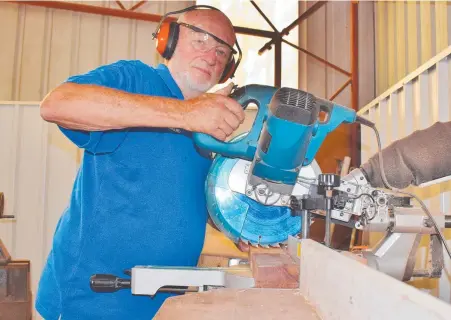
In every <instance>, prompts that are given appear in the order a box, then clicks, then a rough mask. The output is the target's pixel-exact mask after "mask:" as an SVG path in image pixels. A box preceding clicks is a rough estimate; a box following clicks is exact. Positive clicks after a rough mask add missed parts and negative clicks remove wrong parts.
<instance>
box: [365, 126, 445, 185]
mask: <svg viewBox="0 0 451 320" xmlns="http://www.w3.org/2000/svg"><path fill="white" fill-rule="evenodd" d="M382 156H383V161H384V169H385V176H386V177H387V180H388V182H389V183H390V185H391V186H392V187H395V188H398V189H402V188H406V187H408V186H409V185H419V184H421V183H425V182H428V181H431V180H435V179H439V178H442V177H445V176H448V175H451V122H437V123H435V124H434V125H433V126H431V127H429V128H427V129H424V130H418V131H415V132H414V133H412V134H411V135H409V136H407V137H405V138H403V139H401V140H398V141H395V142H393V143H392V144H391V145H389V146H388V147H386V148H385V149H383V150H382ZM361 169H362V170H363V171H364V174H365V175H366V176H367V179H368V182H369V183H370V185H371V186H373V187H382V188H383V187H386V186H385V185H384V183H383V181H382V176H381V173H380V165H379V157H378V154H375V155H373V156H372V157H371V158H370V159H369V160H368V162H366V163H364V164H363V165H362V166H361Z"/></svg>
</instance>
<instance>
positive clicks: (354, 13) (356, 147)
mask: <svg viewBox="0 0 451 320" xmlns="http://www.w3.org/2000/svg"><path fill="white" fill-rule="evenodd" d="M358 23H359V4H358V1H356V0H353V1H351V106H352V108H353V109H354V110H355V111H358V109H359V74H358V72H359V59H358V58H359V34H358ZM360 149H361V146H360V125H358V124H353V125H351V166H353V167H354V168H356V167H358V166H359V165H360V164H361V150H360ZM356 238H357V239H356V241H355V244H356V245H361V244H362V243H363V233H362V232H361V231H356ZM351 245H354V243H351Z"/></svg>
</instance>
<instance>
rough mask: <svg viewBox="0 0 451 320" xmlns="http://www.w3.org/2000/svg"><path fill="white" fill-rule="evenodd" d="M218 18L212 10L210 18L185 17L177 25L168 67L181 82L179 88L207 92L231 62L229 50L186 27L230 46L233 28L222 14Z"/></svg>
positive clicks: (200, 16) (206, 16) (203, 14)
mask: <svg viewBox="0 0 451 320" xmlns="http://www.w3.org/2000/svg"><path fill="white" fill-rule="evenodd" d="M221 18H222V19H219V18H218V13H216V12H211V11H210V15H207V14H206V12H203V13H201V14H199V13H197V15H196V14H191V15H189V14H187V15H186V16H185V19H183V20H184V21H182V24H181V25H180V34H179V40H178V42H177V47H176V50H175V52H174V55H173V57H172V58H171V60H170V61H169V63H168V65H169V67H170V69H171V72H173V73H174V74H176V77H177V78H178V80H179V81H182V86H184V87H187V88H189V89H190V90H192V91H195V92H206V91H208V90H209V89H210V88H212V87H213V86H214V85H215V84H217V83H218V82H219V80H220V78H221V75H222V73H223V71H224V68H225V66H226V64H227V62H228V61H229V59H230V56H231V49H230V47H228V46H227V45H225V44H222V43H220V42H218V41H216V40H215V39H214V38H213V37H212V36H210V35H208V34H207V33H203V32H196V31H194V30H192V29H191V28H190V27H189V26H195V27H197V28H200V29H202V30H205V31H207V32H209V33H211V34H213V35H215V36H216V37H218V38H219V39H221V40H223V41H225V42H226V43H227V44H229V45H230V46H233V44H234V39H235V38H234V37H235V35H234V33H233V29H232V28H231V26H230V24H229V23H228V21H225V20H224V17H223V16H222V14H221ZM215 19H216V21H215ZM184 23H186V24H188V25H189V26H185V25H183V24H184Z"/></svg>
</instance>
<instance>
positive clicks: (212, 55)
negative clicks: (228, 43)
mask: <svg viewBox="0 0 451 320" xmlns="http://www.w3.org/2000/svg"><path fill="white" fill-rule="evenodd" d="M217 58H218V57H217V56H216V49H215V48H211V49H210V50H208V51H207V52H205V53H204V60H205V61H206V62H207V63H208V64H209V65H211V66H214V65H215V64H216V62H217Z"/></svg>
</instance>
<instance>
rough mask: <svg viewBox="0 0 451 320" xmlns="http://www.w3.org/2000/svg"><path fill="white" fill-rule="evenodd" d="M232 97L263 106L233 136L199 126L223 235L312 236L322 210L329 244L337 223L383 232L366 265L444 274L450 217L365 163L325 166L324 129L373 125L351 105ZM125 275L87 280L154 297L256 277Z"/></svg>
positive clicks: (239, 93)
mask: <svg viewBox="0 0 451 320" xmlns="http://www.w3.org/2000/svg"><path fill="white" fill-rule="evenodd" d="M231 98H233V99H235V100H236V101H237V102H239V103H240V104H241V105H242V106H243V108H246V107H247V106H248V105H250V104H251V103H254V104H256V106H257V108H258V111H257V115H256V118H255V121H254V123H253V125H252V128H251V130H250V131H249V132H248V133H245V134H242V135H240V136H238V137H236V138H234V139H233V140H231V141H229V142H221V141H218V140H216V139H214V138H213V137H211V136H208V135H205V134H201V133H196V134H194V141H195V143H196V144H197V145H198V146H199V147H200V148H202V149H206V150H208V151H210V152H213V153H216V156H215V158H214V161H213V164H212V166H211V168H210V171H209V173H208V177H207V181H206V184H205V188H206V196H207V207H208V212H209V215H210V217H211V219H212V220H213V222H214V224H215V225H216V227H217V228H218V229H219V230H221V231H222V232H223V233H224V234H225V235H226V236H227V237H229V238H230V239H232V240H233V241H234V242H235V243H238V242H239V241H243V242H247V243H249V244H251V245H254V246H280V245H281V244H282V245H283V244H285V243H286V242H287V240H288V239H289V238H293V236H294V237H298V238H308V234H309V227H310V223H311V221H312V218H315V219H316V218H319V219H325V220H326V233H325V235H326V236H325V241H324V243H325V245H327V246H329V245H330V230H331V228H330V227H331V223H338V224H344V225H346V226H349V227H350V228H355V229H360V230H366V231H380V232H387V233H386V237H385V238H384V239H383V240H382V241H381V243H380V244H379V245H378V246H376V248H374V249H373V250H368V251H365V252H363V253H362V255H364V256H365V258H366V259H367V261H368V264H369V265H370V266H373V267H374V268H376V269H378V270H381V271H382V272H385V273H387V274H390V275H392V276H393V277H395V278H398V279H400V280H408V279H410V278H411V277H412V276H420V275H421V276H429V277H437V276H439V275H440V273H441V270H442V268H443V253H442V247H441V242H439V241H438V238H437V237H441V234H440V232H438V229H439V228H443V227H450V224H451V222H450V221H451V219H450V217H448V216H441V218H439V217H437V220H435V219H433V218H432V217H429V216H425V215H424V214H423V212H422V210H421V208H418V207H413V206H412V205H411V203H410V200H411V199H410V197H402V196H399V195H397V194H394V193H388V192H386V191H384V190H381V189H375V188H371V186H370V185H369V184H368V182H367V181H366V178H365V176H364V175H363V174H362V172H361V171H360V170H359V169H356V170H354V171H352V172H351V173H350V174H349V175H348V176H347V177H345V178H343V179H342V178H340V177H339V176H337V175H334V174H322V173H321V171H320V168H319V166H318V164H317V163H316V161H315V160H314V158H315V155H316V153H317V151H318V149H319V148H320V146H321V144H322V143H323V141H324V139H325V138H326V136H327V135H328V134H329V133H330V132H332V131H334V130H335V129H336V128H337V127H338V126H340V125H341V124H344V123H348V124H350V123H353V122H359V123H361V124H364V125H368V126H370V127H373V128H374V124H372V123H371V122H369V121H367V120H365V119H364V118H361V117H359V116H357V115H356V112H355V111H354V110H352V109H349V108H347V107H344V106H340V105H338V104H335V103H333V102H331V101H327V100H323V99H320V98H317V97H315V96H313V95H312V94H310V93H307V92H305V91H301V90H297V89H290V88H280V89H278V88H274V87H271V86H264V85H248V86H245V87H242V88H239V89H237V90H235V91H234V92H233V93H232V94H231ZM320 115H321V116H320ZM376 132H377V131H376ZM437 221H438V222H437ZM421 234H430V235H431V237H432V241H431V246H432V249H433V263H432V266H431V268H430V269H429V270H422V271H414V270H413V267H414V261H415V259H414V257H415V252H416V248H417V247H418V244H419V240H420V237H421ZM129 275H130V276H131V279H120V278H117V277H115V276H111V275H94V276H93V277H92V278H91V287H92V289H93V290H95V291H97V292H111V291H115V290H118V289H121V288H131V289H132V293H133V294H138V295H151V296H152V295H154V294H156V292H157V291H161V290H163V291H174V292H180V291H182V292H186V291H190V289H189V288H192V287H194V288H195V289H194V290H195V291H202V290H205V289H207V288H212V287H252V286H253V285H254V283H253V281H252V279H249V278H245V277H240V276H237V275H231V274H228V273H227V272H226V271H225V270H222V269H205V268H200V269H199V268H174V267H170V268H168V267H161V266H158V267H157V266H137V267H134V268H132V269H131V272H130V274H129Z"/></svg>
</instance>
